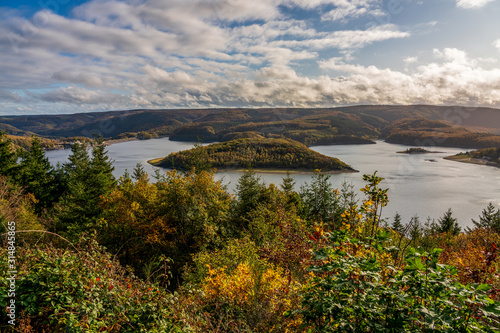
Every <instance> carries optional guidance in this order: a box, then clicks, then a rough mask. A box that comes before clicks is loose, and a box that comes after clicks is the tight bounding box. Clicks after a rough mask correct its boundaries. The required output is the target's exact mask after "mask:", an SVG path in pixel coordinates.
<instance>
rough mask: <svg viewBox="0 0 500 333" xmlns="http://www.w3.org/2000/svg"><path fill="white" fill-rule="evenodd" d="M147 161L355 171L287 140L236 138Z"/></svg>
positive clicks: (174, 165)
mask: <svg viewBox="0 0 500 333" xmlns="http://www.w3.org/2000/svg"><path fill="white" fill-rule="evenodd" d="M149 163H151V164H153V165H156V166H161V167H164V168H169V169H172V168H176V169H178V170H190V169H191V168H192V167H193V166H194V167H196V168H197V169H198V170H200V169H207V168H217V169H227V168H233V169H249V168H253V169H277V170H287V169H291V170H300V171H314V170H315V169H321V170H322V171H325V172H328V171H354V169H352V168H351V167H350V166H349V165H347V164H345V163H344V162H342V161H340V160H339V159H337V158H333V157H328V156H325V155H322V154H320V153H318V152H315V151H313V150H311V149H309V148H307V147H306V146H305V145H303V144H301V143H299V142H297V141H293V140H290V139H266V138H256V139H237V140H231V141H228V142H222V143H214V144H211V145H208V146H204V147H203V146H201V145H199V146H197V147H195V148H193V149H190V150H184V151H180V152H175V153H172V154H170V155H168V156H167V157H165V158H162V159H156V160H152V161H149Z"/></svg>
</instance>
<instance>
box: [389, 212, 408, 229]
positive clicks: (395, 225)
mask: <svg viewBox="0 0 500 333" xmlns="http://www.w3.org/2000/svg"><path fill="white" fill-rule="evenodd" d="M391 228H392V230H394V231H396V232H398V233H400V234H403V232H404V231H405V228H404V226H403V223H401V215H399V213H398V212H396V215H394V221H393V222H392V225H391Z"/></svg>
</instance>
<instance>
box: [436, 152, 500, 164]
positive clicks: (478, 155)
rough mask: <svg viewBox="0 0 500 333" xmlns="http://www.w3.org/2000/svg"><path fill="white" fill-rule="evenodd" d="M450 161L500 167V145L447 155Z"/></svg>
mask: <svg viewBox="0 0 500 333" xmlns="http://www.w3.org/2000/svg"><path fill="white" fill-rule="evenodd" d="M444 159H446V160H450V161H457V162H464V163H472V164H481V165H490V166H496V167H500V147H496V148H486V149H479V150H474V151H470V152H465V153H460V154H456V155H453V156H448V157H445V158H444Z"/></svg>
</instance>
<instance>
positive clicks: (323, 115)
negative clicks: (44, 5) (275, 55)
mask: <svg viewBox="0 0 500 333" xmlns="http://www.w3.org/2000/svg"><path fill="white" fill-rule="evenodd" d="M413 118H421V119H426V120H430V121H436V122H441V123H443V124H446V125H447V126H450V127H453V128H455V127H457V126H460V127H461V128H465V129H466V130H467V131H469V132H472V133H480V132H489V133H493V134H500V130H499V129H500V110H498V109H491V108H467V107H448V106H430V105H410V106H380V105H379V106H373V105H361V106H349V107H338V108H262V109H248V108H234V109H178V110H166V109H165V110H130V111H109V112H93V113H80V114H72V115H40V116H2V117H0V128H3V129H8V130H9V133H11V134H12V133H14V132H16V133H30V132H32V133H36V134H38V135H40V136H43V137H47V138H61V137H65V138H68V137H75V136H86V137H92V136H93V135H94V134H100V135H101V136H102V137H103V138H106V139H111V138H113V139H121V138H139V139H148V138H154V137H158V136H169V137H170V138H171V139H172V140H179V141H199V140H201V141H203V142H220V141H230V140H233V139H238V138H244V137H259V136H262V137H275V138H280V137H285V138H290V139H293V140H295V141H299V142H301V143H303V144H305V145H306V146H312V145H321V144H363V143H373V141H372V140H374V139H378V138H381V137H382V138H383V137H384V136H383V133H384V132H386V129H387V128H388V127H390V126H391V125H392V124H393V123H394V122H397V121H401V120H404V119H413ZM392 128H393V129H394V128H395V127H392ZM464 133H465V132H462V133H458V135H459V136H460V135H462V134H464ZM393 134H394V133H393ZM424 134H425V135H431V137H432V134H433V133H424ZM425 135H424V136H425ZM393 139H394V141H395V142H396V141H401V142H399V143H406V142H405V140H406V139H407V137H401V138H399V139H398V138H397V137H393ZM465 140H468V138H465ZM406 141H407V140H406ZM447 142H448V143H449V144H450V145H455V144H454V143H453V142H454V141H453V140H449V141H447ZM490 142H492V141H490ZM470 146H471V147H475V148H480V147H484V146H476V145H475V143H473V144H472V145H470Z"/></svg>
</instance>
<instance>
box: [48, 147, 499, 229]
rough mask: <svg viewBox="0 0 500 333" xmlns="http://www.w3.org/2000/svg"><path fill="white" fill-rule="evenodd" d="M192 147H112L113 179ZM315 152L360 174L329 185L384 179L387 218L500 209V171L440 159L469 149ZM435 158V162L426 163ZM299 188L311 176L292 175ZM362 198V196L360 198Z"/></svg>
mask: <svg viewBox="0 0 500 333" xmlns="http://www.w3.org/2000/svg"><path fill="white" fill-rule="evenodd" d="M192 146H193V144H192V143H186V142H176V141H169V140H168V138H161V139H155V140H147V141H129V142H123V143H118V144H114V145H111V146H109V147H108V151H109V156H110V157H111V158H112V159H113V160H114V166H115V172H114V174H115V176H117V177H119V176H121V175H123V173H124V172H125V169H128V171H129V172H132V170H133V168H134V167H135V165H136V164H137V163H141V164H142V165H143V166H144V168H145V170H146V171H147V172H148V173H150V175H152V174H153V172H154V169H155V167H152V166H151V165H149V164H147V160H149V159H153V158H157V157H161V156H166V155H168V154H170V153H171V152H175V151H179V150H185V149H189V148H191V147H192ZM312 149H314V150H316V151H318V152H320V153H322V154H324V155H328V156H335V157H337V158H339V159H340V160H342V161H344V162H346V163H348V164H350V165H351V166H352V167H353V168H355V169H356V170H359V171H360V172H359V173H345V174H333V175H331V178H330V180H331V182H332V183H333V185H334V186H335V187H340V186H341V184H342V182H343V181H347V182H351V183H353V184H354V185H355V187H356V188H361V187H363V186H364V183H363V179H362V175H363V174H365V173H370V174H371V173H373V172H374V171H377V174H378V175H379V176H381V177H384V178H385V180H384V181H383V182H382V186H383V187H386V188H389V192H388V194H389V205H388V206H387V207H385V208H384V212H383V216H384V217H389V218H392V217H393V216H394V214H395V213H396V212H399V213H400V214H401V216H402V217H403V221H409V219H410V218H411V217H412V216H414V215H415V214H417V215H418V216H419V217H420V219H421V221H424V220H425V219H426V218H427V217H428V216H430V217H432V218H436V219H437V218H439V217H440V216H442V215H443V213H444V212H445V211H446V210H447V209H448V208H451V209H452V210H453V213H454V216H455V217H457V218H458V219H459V222H460V224H461V225H462V226H467V225H471V219H472V218H474V219H477V217H478V216H479V215H480V214H481V211H482V209H484V208H485V207H486V205H487V204H488V202H490V201H491V202H493V204H494V205H495V206H497V207H500V191H499V189H500V188H499V187H500V168H495V167H488V166H482V165H474V164H467V163H459V162H453V161H447V160H444V159H442V158H443V157H444V156H449V155H453V154H456V153H458V152H461V151H465V150H466V149H459V148H446V147H434V148H433V150H438V151H441V152H442V153H435V154H413V155H407V154H397V153H396V152H397V151H401V150H405V149H406V146H401V145H395V144H389V143H385V142H377V144H376V145H340V146H317V147H312ZM69 153H70V152H69V150H58V151H49V152H47V156H48V157H49V159H50V161H51V162H52V163H57V162H61V163H64V162H65V161H66V160H67V157H68V156H69ZM427 159H434V160H436V162H430V161H426V160H427ZM241 174H242V173H241V172H236V171H224V172H218V173H217V176H216V177H217V179H223V181H224V183H225V184H227V185H228V188H229V189H230V190H231V191H233V190H234V188H235V186H236V183H237V181H238V178H239V177H240V175H241ZM260 176H261V177H262V179H263V180H265V181H266V182H267V183H275V184H280V183H281V181H282V178H283V177H284V175H280V174H270V173H262V174H260ZM294 178H295V180H296V188H297V190H298V189H299V188H300V186H301V185H303V184H304V183H306V182H309V181H310V179H311V175H307V174H297V175H294ZM358 197H361V192H360V193H359V196H358Z"/></svg>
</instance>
